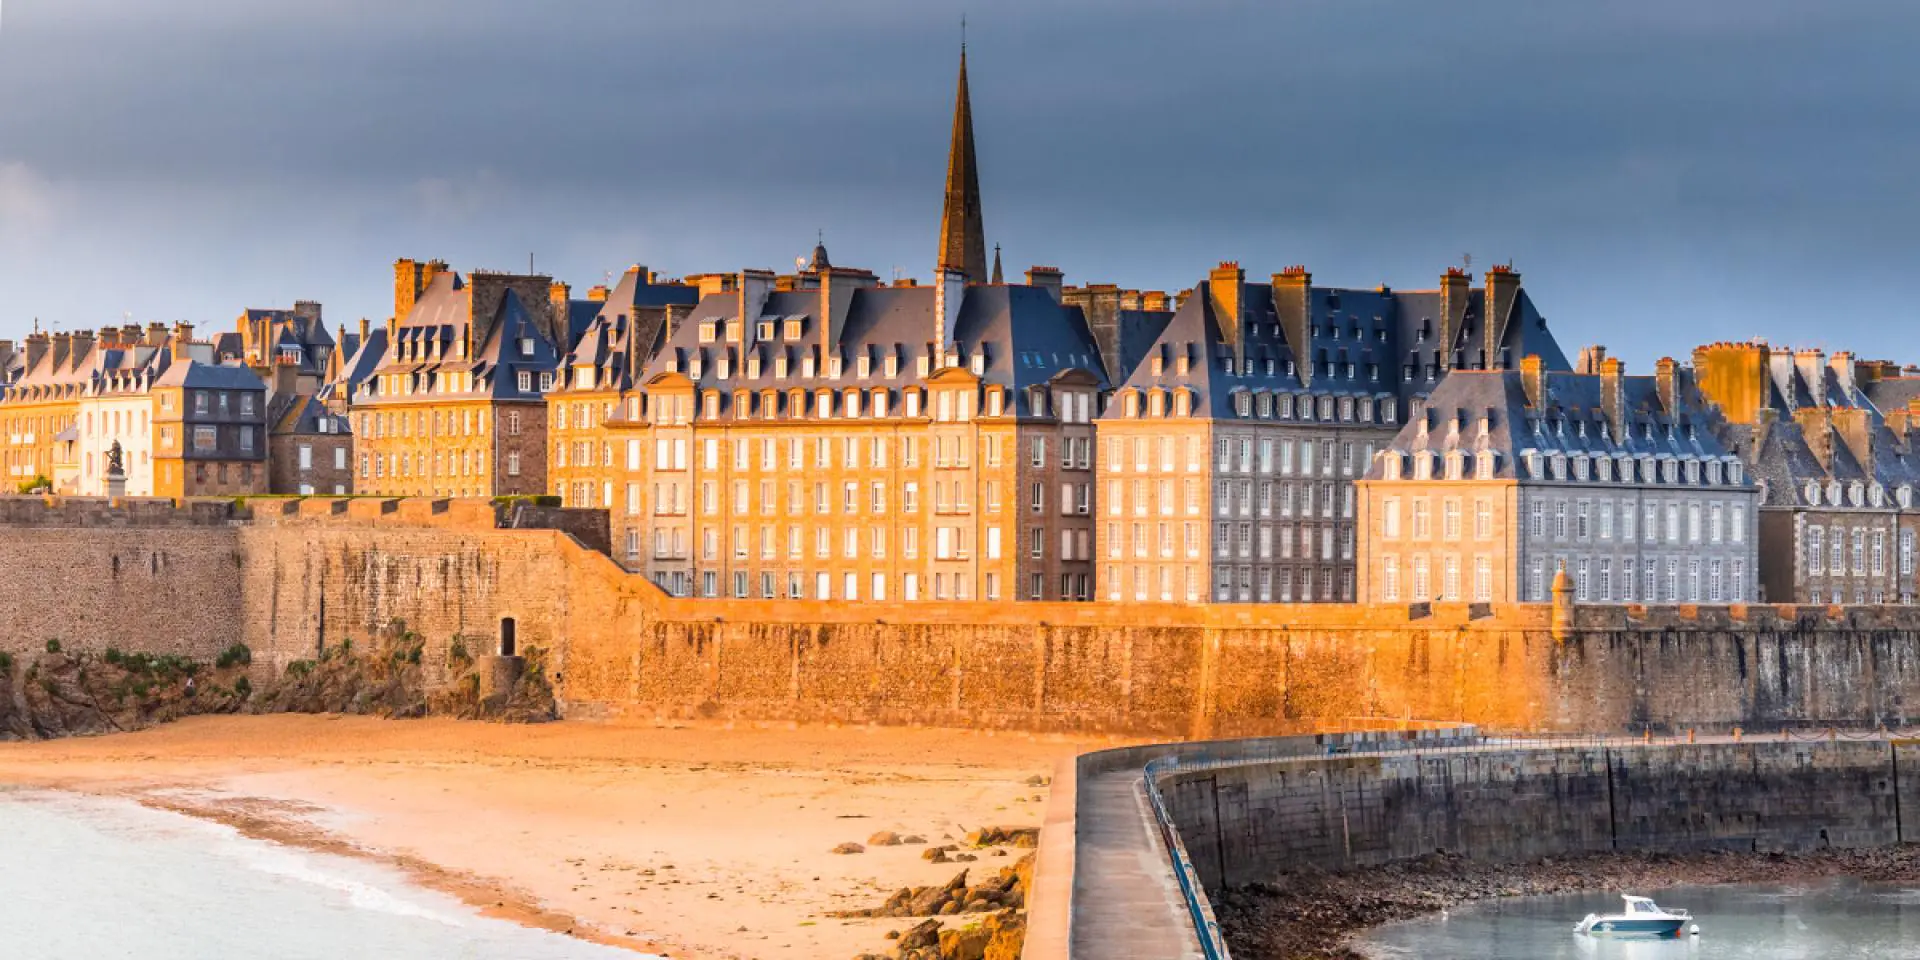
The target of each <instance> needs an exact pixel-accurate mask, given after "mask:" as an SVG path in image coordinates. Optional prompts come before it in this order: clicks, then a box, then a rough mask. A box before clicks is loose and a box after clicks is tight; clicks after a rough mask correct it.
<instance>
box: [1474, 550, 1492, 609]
mask: <svg viewBox="0 0 1920 960" xmlns="http://www.w3.org/2000/svg"><path fill="white" fill-rule="evenodd" d="M1473 599H1474V600H1475V601H1476V602H1478V603H1486V602H1488V601H1490V600H1492V599H1493V559H1492V558H1491V557H1475V558H1473Z"/></svg>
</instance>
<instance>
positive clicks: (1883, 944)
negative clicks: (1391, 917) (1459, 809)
mask: <svg viewBox="0 0 1920 960" xmlns="http://www.w3.org/2000/svg"><path fill="white" fill-rule="evenodd" d="M1620 892H1627V893H1633V894H1636V895H1644V896H1649V897H1652V898H1653V899H1654V900H1655V901H1656V902H1658V903H1659V904H1660V905H1661V906H1663V907H1669V908H1673V907H1679V908H1685V909H1687V910H1690V911H1692V912H1693V916H1694V923H1696V924H1698V925H1699V927H1700V936H1698V937H1692V936H1683V937H1681V938H1679V939H1677V940H1650V939H1626V938H1604V937H1587V936H1581V935H1579V934H1576V933H1574V932H1573V927H1574V924H1576V923H1578V922H1579V921H1580V919H1581V918H1582V917H1585V916H1586V915H1587V914H1589V913H1618V912H1620V910H1621V903H1620V896H1619V893H1620ZM1356 946H1358V947H1359V949H1360V950H1361V952H1363V953H1365V954H1367V955H1368V956H1371V957H1376V958H1380V960H1387V958H1393V960H1399V958H1403V957H1420V958H1432V960H1442V958H1455V957H1471V958H1475V960H1557V958H1568V960H1573V958H1579V960H1590V958H1591V960H1736V958H1737V960H1826V958H1842V957H1845V958H1853V957H1873V958H1881V957H1889V958H1907V957H1911V958H1920V889H1912V888H1902V887H1896V886H1878V885H1872V884H1862V883H1858V882H1856V881H1849V880H1823V881H1819V882H1817V883H1814V884H1811V885H1806V886H1715V887H1673V888H1668V889H1662V890H1632V891H1617V892H1614V893H1590V894H1567V895H1560V896H1549V897H1512V898H1508V899H1501V900H1489V901H1486V902H1484V903H1479V904H1473V905H1470V906H1466V907H1461V908H1457V909H1455V910H1452V911H1450V912H1449V913H1448V914H1447V915H1446V916H1431V917H1423V918H1421V919H1418V920H1409V921H1406V922H1403V923H1395V924H1389V925H1387V926H1384V927H1380V928H1378V929H1376V930H1373V931H1370V932H1369V933H1367V934H1365V935H1363V937H1362V938H1361V940H1360V941H1359V942H1358V943H1357V944H1356Z"/></svg>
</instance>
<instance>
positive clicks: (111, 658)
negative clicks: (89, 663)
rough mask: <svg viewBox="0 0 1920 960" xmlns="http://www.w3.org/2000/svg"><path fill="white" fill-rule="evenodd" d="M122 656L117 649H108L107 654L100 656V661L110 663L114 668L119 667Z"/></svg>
mask: <svg viewBox="0 0 1920 960" xmlns="http://www.w3.org/2000/svg"><path fill="white" fill-rule="evenodd" d="M122 656H123V654H121V652H120V648H119V647H108V648H107V652H106V653H105V654H102V659H104V660H106V661H107V662H108V663H111V664H113V665H115V666H119V665H120V658H121V657H122Z"/></svg>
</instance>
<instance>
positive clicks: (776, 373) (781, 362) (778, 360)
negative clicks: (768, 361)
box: [773, 350, 787, 380]
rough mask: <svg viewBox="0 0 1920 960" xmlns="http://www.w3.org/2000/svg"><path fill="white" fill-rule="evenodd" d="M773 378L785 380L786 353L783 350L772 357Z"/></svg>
mask: <svg viewBox="0 0 1920 960" xmlns="http://www.w3.org/2000/svg"><path fill="white" fill-rule="evenodd" d="M773 378H774V379H775V380H785V379H786V378H787V351H785V350H781V351H780V352H779V353H776V354H774V355H773Z"/></svg>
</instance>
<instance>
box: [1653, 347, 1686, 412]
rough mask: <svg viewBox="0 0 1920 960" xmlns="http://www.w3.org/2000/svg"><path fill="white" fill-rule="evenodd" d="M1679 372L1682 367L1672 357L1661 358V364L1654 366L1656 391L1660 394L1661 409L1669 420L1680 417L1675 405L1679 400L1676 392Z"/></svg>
mask: <svg viewBox="0 0 1920 960" xmlns="http://www.w3.org/2000/svg"><path fill="white" fill-rule="evenodd" d="M1679 371H1680V365H1679V364H1678V363H1675V362H1674V359H1673V358H1672V357H1661V358H1660V360H1659V362H1658V363H1656V364H1654V370H1653V383H1654V389H1655V390H1656V391H1658V392H1659V394H1660V409H1661V411H1662V412H1663V413H1665V414H1666V415H1667V417H1668V419H1669V420H1672V419H1675V418H1677V415H1678V408H1677V407H1675V405H1674V404H1675V402H1676V399H1677V398H1676V395H1675V392H1674V390H1675V384H1674V378H1675V377H1677V376H1678V375H1679Z"/></svg>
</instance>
